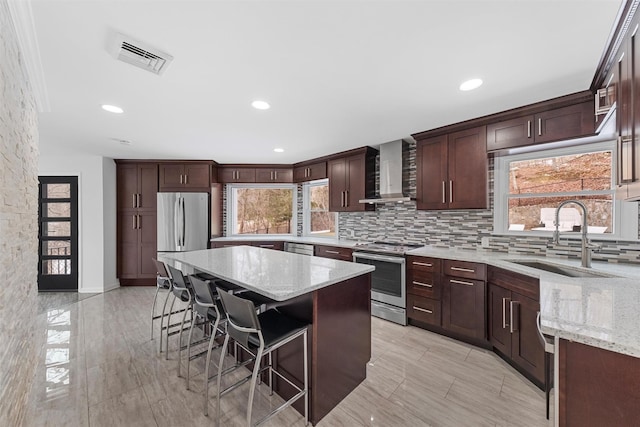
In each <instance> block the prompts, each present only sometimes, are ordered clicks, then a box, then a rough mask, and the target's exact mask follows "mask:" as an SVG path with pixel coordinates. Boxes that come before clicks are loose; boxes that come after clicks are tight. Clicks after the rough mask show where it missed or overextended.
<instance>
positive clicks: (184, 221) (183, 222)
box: [180, 197, 187, 246]
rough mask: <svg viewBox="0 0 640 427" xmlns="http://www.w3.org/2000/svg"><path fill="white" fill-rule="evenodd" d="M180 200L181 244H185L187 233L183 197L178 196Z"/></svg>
mask: <svg viewBox="0 0 640 427" xmlns="http://www.w3.org/2000/svg"><path fill="white" fill-rule="evenodd" d="M180 199H181V200H182V246H184V245H185V238H186V234H187V221H186V213H185V209H184V197H181V198H180Z"/></svg>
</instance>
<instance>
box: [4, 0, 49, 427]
mask: <svg viewBox="0 0 640 427" xmlns="http://www.w3.org/2000/svg"><path fill="white" fill-rule="evenodd" d="M0 58H2V59H1V60H0V154H1V155H0V269H1V270H2V275H1V276H0V277H2V284H1V285H0V322H2V327H1V328H0V343H1V345H0V364H1V366H2V369H0V425H5V426H7V425H8V426H14V425H21V424H22V421H23V418H24V414H25V410H26V407H25V405H26V396H27V394H28V393H29V390H30V387H31V382H32V380H33V377H34V373H35V368H36V363H37V357H36V356H37V352H38V350H39V349H37V348H36V344H35V342H36V340H35V338H36V337H34V332H33V331H34V328H33V325H34V324H35V320H36V313H37V312H36V307H37V301H36V295H37V286H36V284H37V283H36V282H37V265H38V116H37V109H36V105H35V100H34V98H33V93H32V91H31V88H30V86H29V83H28V78H27V76H26V71H25V69H24V66H23V61H22V57H21V54H20V51H19V48H18V42H17V37H16V34H15V30H14V26H13V22H12V20H11V16H10V14H9V8H8V6H7V0H0Z"/></svg>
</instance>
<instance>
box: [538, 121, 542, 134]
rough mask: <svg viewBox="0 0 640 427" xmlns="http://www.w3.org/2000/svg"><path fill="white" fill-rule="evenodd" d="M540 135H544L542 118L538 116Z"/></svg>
mask: <svg viewBox="0 0 640 427" xmlns="http://www.w3.org/2000/svg"><path fill="white" fill-rule="evenodd" d="M538 136H542V119H541V118H538Z"/></svg>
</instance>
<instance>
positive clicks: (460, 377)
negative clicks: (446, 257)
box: [26, 288, 552, 427]
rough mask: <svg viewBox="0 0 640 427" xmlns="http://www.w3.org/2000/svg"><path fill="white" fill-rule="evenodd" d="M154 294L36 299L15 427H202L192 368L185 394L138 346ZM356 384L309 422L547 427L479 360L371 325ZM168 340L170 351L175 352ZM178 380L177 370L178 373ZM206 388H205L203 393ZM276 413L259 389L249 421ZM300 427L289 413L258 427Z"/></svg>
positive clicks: (506, 369)
mask: <svg viewBox="0 0 640 427" xmlns="http://www.w3.org/2000/svg"><path fill="white" fill-rule="evenodd" d="M154 291H155V288H120V289H116V290H114V291H111V292H107V293H105V294H98V295H92V296H91V297H88V298H84V299H83V298H77V297H76V298H70V297H68V296H67V297H64V296H62V297H61V296H60V295H55V294H40V295H39V296H38V299H39V308H40V310H41V312H42V313H41V314H40V315H39V316H38V322H37V325H38V326H37V331H36V334H35V335H36V339H37V340H38V346H39V348H41V351H40V356H39V359H40V360H39V366H38V369H37V372H36V374H35V377H34V378H33V390H32V392H31V394H30V405H29V406H30V410H29V413H28V414H27V418H26V425H27V426H88V425H90V426H200V425H202V426H205V425H206V426H210V425H213V424H214V419H215V415H216V410H215V400H214V399H213V398H211V399H210V401H209V414H210V416H209V417H208V418H207V417H205V416H204V415H203V412H202V408H203V400H202V394H201V393H202V390H203V374H202V372H203V363H202V361H201V360H200V361H198V363H194V364H193V365H192V381H191V390H186V389H185V383H184V379H180V378H178V377H177V376H176V373H177V372H176V371H177V359H176V354H175V351H173V352H172V351H170V358H169V360H165V359H164V354H163V355H162V356H160V355H158V352H157V347H158V340H157V333H156V339H154V340H153V341H151V340H150V339H149V334H150V324H149V322H150V321H149V310H150V306H151V301H152V297H153V293H154ZM372 325H373V328H372V329H373V336H372V340H373V342H372V344H373V345H372V349H373V355H372V360H371V362H370V364H369V366H368V375H367V379H366V381H365V382H364V383H363V384H361V385H360V386H359V387H358V388H357V389H356V390H355V391H354V392H353V393H351V394H350V395H349V396H348V397H347V398H346V399H344V400H343V401H342V402H341V403H340V404H339V405H338V406H337V407H336V408H335V409H334V410H333V411H332V412H331V413H330V414H329V415H328V416H326V417H325V418H324V419H323V420H322V421H321V422H320V423H319V424H318V426H319V427H326V426H349V427H350V426H385V427H387V426H456V427H457V426H528V427H531V426H550V425H552V422H549V421H547V420H546V419H545V405H544V394H543V393H542V392H541V391H540V390H539V389H537V388H535V387H534V386H533V385H531V384H530V383H529V382H528V381H527V380H526V379H524V378H523V377H522V376H521V375H519V374H518V373H517V372H516V371H515V370H513V369H512V368H511V367H510V366H508V365H507V364H506V363H504V362H503V361H502V360H501V359H499V358H498V357H497V356H495V355H494V354H493V353H491V352H487V351H485V350H482V349H478V348H475V347H473V346H470V345H466V344H463V343H460V342H457V341H454V340H450V339H448V338H445V337H442V336H439V335H436V334H433V333H430V332H427V331H424V330H422V329H418V328H415V327H401V326H398V325H395V324H392V323H389V322H386V321H383V320H380V319H377V318H373V319H372ZM175 343H176V341H175V340H174V341H173V342H172V344H173V347H175V345H176V344H175ZM183 372H184V371H183ZM214 393H215V384H214V383H211V385H210V395H211V396H213V395H214ZM246 396H247V386H243V387H240V388H239V389H238V390H235V391H234V392H232V393H230V394H229V395H227V396H225V398H223V400H222V408H221V412H222V418H221V423H220V425H222V426H240V425H242V423H243V421H244V416H243V411H242V408H243V406H244V405H245V404H246ZM279 403H280V398H279V397H277V396H272V397H270V396H269V395H268V391H267V390H266V387H264V386H262V387H260V390H259V392H258V393H256V399H255V403H254V419H256V417H261V416H263V415H265V414H267V413H268V411H269V408H270V407H276V406H277V405H278V404H279ZM267 425H270V426H303V425H304V421H303V419H302V416H300V415H299V414H298V413H297V412H296V411H295V410H293V409H291V408H289V409H287V410H285V411H283V412H282V413H280V414H279V415H278V416H277V417H275V418H273V419H272V420H270V421H269V423H267Z"/></svg>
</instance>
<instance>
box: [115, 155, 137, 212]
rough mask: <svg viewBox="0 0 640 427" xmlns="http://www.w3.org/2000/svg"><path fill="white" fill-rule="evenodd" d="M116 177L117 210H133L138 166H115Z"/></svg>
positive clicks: (135, 203) (135, 202)
mask: <svg viewBox="0 0 640 427" xmlns="http://www.w3.org/2000/svg"><path fill="white" fill-rule="evenodd" d="M116 177H117V178H116V181H117V182H116V184H117V191H116V192H117V194H118V197H117V207H118V210H123V209H135V208H136V205H137V201H136V195H137V194H138V165H135V164H119V165H117V173H116Z"/></svg>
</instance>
